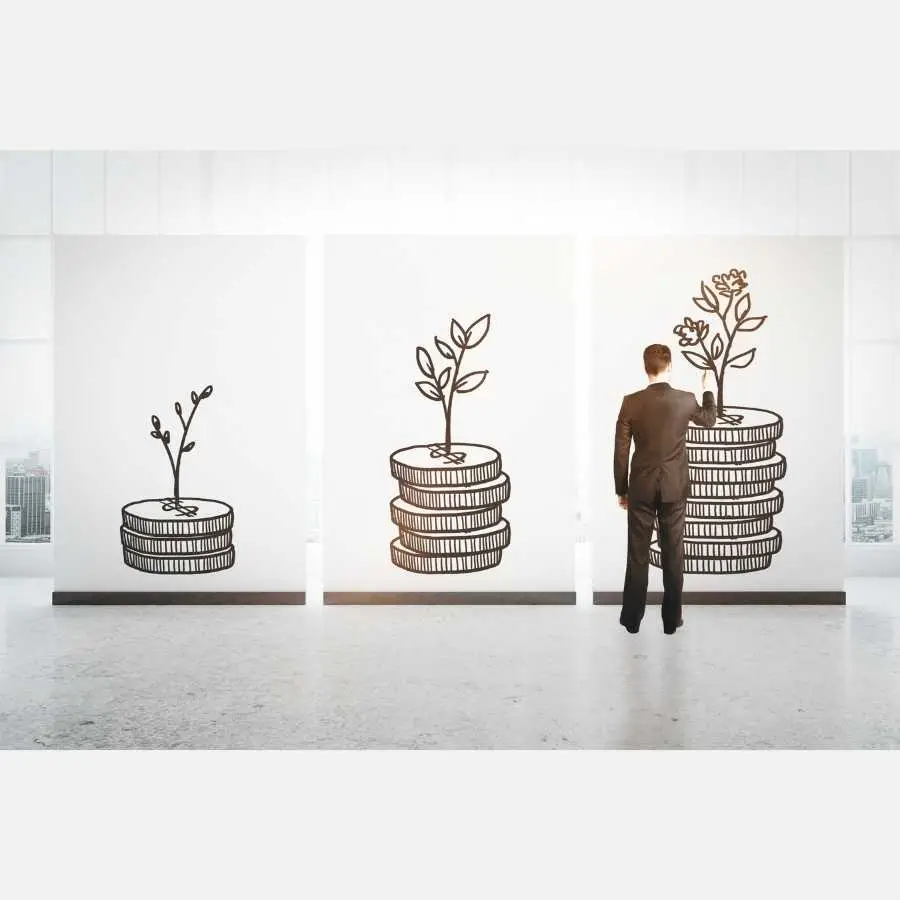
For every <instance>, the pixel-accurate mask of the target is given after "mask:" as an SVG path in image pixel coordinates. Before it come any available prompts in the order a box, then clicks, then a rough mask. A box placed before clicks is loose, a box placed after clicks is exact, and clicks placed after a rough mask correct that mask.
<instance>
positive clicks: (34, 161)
mask: <svg viewBox="0 0 900 900" xmlns="http://www.w3.org/2000/svg"><path fill="white" fill-rule="evenodd" d="M51 183H52V178H51V155H50V153H39V152H30V151H12V152H6V153H3V152H0V234H49V233H50V222H51V215H50V213H51V196H52V194H51Z"/></svg>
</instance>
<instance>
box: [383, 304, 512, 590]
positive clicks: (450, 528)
mask: <svg viewBox="0 0 900 900" xmlns="http://www.w3.org/2000/svg"><path fill="white" fill-rule="evenodd" d="M490 327H491V317H490V315H484V316H481V317H480V318H478V319H476V320H475V321H474V322H473V323H472V324H471V325H470V326H469V327H468V328H464V327H463V326H462V325H461V324H460V323H459V321H458V320H457V319H452V320H451V321H450V340H449V341H445V340H441V338H439V337H435V339H434V345H435V347H436V348H437V352H438V353H439V354H440V357H438V358H437V361H438V362H439V363H440V362H441V361H442V360H446V361H447V362H448V363H449V365H444V366H443V367H442V368H441V370H440V371H438V369H437V367H436V366H435V358H432V355H431V353H429V352H428V350H427V349H426V348H425V347H416V365H417V366H418V367H419V371H420V372H421V373H422V374H423V375H424V376H425V379H426V380H423V381H417V382H416V388H417V389H418V390H419V393H420V394H422V396H424V397H426V398H428V399H429V400H431V401H433V402H435V403H440V404H441V408H442V409H443V412H444V440H443V441H436V442H430V443H422V444H413V445H412V446H409V447H401V448H400V449H399V450H395V451H394V452H393V453H392V454H391V456H390V467H391V475H392V476H393V477H394V478H395V479H396V480H397V484H398V488H399V495H398V496H396V497H394V499H393V500H392V501H391V521H392V522H393V524H394V525H396V526H397V529H398V531H399V536H398V537H396V538H394V540H393V541H392V542H391V548H390V551H391V561H392V562H393V563H394V565H395V566H397V567H398V568H400V569H405V570H406V571H408V572H414V573H416V574H419V575H441V574H443V575H450V574H461V573H464V572H480V571H483V570H484V569H490V568H493V567H494V566H497V565H499V564H500V561H501V559H502V556H503V551H504V550H505V549H506V547H508V546H509V542H510V526H509V522H508V521H507V520H506V519H505V518H504V517H503V504H504V503H506V501H507V500H508V499H509V494H510V483H509V476H508V475H507V474H506V473H505V472H504V471H503V461H502V459H501V457H500V453H499V451H498V450H496V449H495V448H494V447H490V446H488V445H487V444H472V443H461V442H460V441H458V440H457V441H454V440H453V403H454V400H455V398H456V395H457V394H470V393H472V392H473V391H475V390H477V389H478V388H479V387H481V385H482V384H484V381H485V379H486V378H487V375H488V371H487V369H473V370H471V371H468V372H464V370H463V358H464V357H465V356H466V353H467V352H468V351H469V350H472V349H474V348H475V347H477V346H478V345H479V344H480V343H481V342H482V341H483V340H484V339H485V337H486V336H487V333H488V331H489V330H490Z"/></svg>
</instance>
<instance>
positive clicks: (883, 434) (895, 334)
mask: <svg viewBox="0 0 900 900" xmlns="http://www.w3.org/2000/svg"><path fill="white" fill-rule="evenodd" d="M898 278H900V240H898V239H897V238H866V239H856V240H853V241H851V242H850V298H849V305H850V310H849V312H850V335H849V342H850V346H849V354H848V362H849V372H848V376H849V387H850V392H849V393H850V401H849V403H850V408H849V410H848V413H849V415H848V424H849V435H848V448H847V451H848V456H849V458H848V461H847V462H848V468H847V482H848V483H847V494H846V502H847V505H848V510H847V528H848V540H849V541H851V542H852V543H854V544H891V543H894V542H898V541H900V534H898V531H900V529H897V528H895V527H894V505H895V504H894V499H895V498H894V491H895V489H894V471H895V469H897V467H898V466H900V410H898V408H897V406H896V402H895V398H896V397H897V390H898V388H900V281H898ZM898 471H900V470H898Z"/></svg>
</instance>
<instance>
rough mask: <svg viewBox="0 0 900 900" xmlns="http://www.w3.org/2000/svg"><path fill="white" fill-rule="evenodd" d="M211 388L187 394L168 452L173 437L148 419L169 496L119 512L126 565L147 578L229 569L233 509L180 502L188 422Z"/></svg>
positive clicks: (198, 500)
mask: <svg viewBox="0 0 900 900" xmlns="http://www.w3.org/2000/svg"><path fill="white" fill-rule="evenodd" d="M212 392H213V387H212V385H211V384H209V385H207V386H206V387H205V388H203V390H202V391H200V393H197V391H191V403H192V408H191V411H190V413H188V415H187V417H185V415H184V410H183V409H182V406H181V403H178V402H176V403H175V414H176V415H177V416H178V421H179V422H180V423H181V439H180V440H179V441H178V447H177V449H176V450H175V452H174V453H173V452H172V434H171V432H170V431H169V430H168V429H164V428H163V427H162V423H161V422H160V419H159V416H157V415H156V414H154V415H152V416H151V417H150V423H151V424H152V426H153V430H152V431H151V432H150V436H151V437H152V438H153V439H154V440H157V441H159V442H160V443H161V444H162V445H163V449H164V450H165V451H166V457H167V458H168V460H169V468H170V470H171V473H172V481H171V485H172V493H171V495H170V496H165V497H161V498H159V497H157V498H152V499H148V500H135V501H133V502H131V503H126V504H125V506H123V507H122V526H121V528H120V529H119V534H120V537H121V541H122V552H123V556H124V561H125V565H126V566H128V567H129V568H132V569H137V570H138V571H139V572H146V573H148V574H152V575H199V574H206V573H210V572H221V571H223V570H224V569H229V568H231V566H233V565H234V560H235V549H234V544H233V542H232V527H233V525H234V510H233V509H232V507H231V506H230V505H229V504H228V503H224V502H223V501H221V500H210V499H207V498H205V497H185V496H183V494H182V490H181V466H182V463H183V461H184V455H185V453H190V452H191V451H192V450H193V449H194V441H189V440H188V432H189V431H190V429H191V423H192V422H193V421H194V416H195V415H196V414H197V410H198V409H199V407H200V404H201V402H202V401H204V400H206V399H207V398H209V397H210V396H211V395H212Z"/></svg>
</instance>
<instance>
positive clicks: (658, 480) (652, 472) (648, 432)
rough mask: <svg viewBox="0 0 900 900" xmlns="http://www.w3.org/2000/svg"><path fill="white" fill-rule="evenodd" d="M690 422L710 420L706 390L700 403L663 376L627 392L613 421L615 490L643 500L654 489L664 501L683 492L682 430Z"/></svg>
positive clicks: (711, 404)
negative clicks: (632, 442)
mask: <svg viewBox="0 0 900 900" xmlns="http://www.w3.org/2000/svg"><path fill="white" fill-rule="evenodd" d="M692 422H693V423H694V424H697V425H700V426H703V427H705V428H711V427H712V426H713V425H715V422H716V404H715V398H714V397H713V395H712V393H711V392H710V391H705V392H704V394H703V406H702V407H701V406H699V405H698V403H697V400H696V398H695V396H694V395H693V394H692V393H689V392H688V391H679V390H676V389H675V388H673V387H671V386H670V385H669V384H668V383H666V382H664V381H658V382H654V383H652V384H650V385H648V386H647V387H646V388H645V389H644V390H642V391H637V392H636V393H634V394H628V395H627V396H626V397H625V398H624V400H623V401H622V408H621V410H620V411H619V417H618V420H617V422H616V443H615V458H614V475H615V482H616V493H617V494H618V495H619V496H626V495H627V496H628V497H629V498H640V499H643V500H648V501H649V500H652V499H653V497H654V496H656V494H657V492H659V496H660V499H661V500H663V501H664V502H671V501H675V500H680V499H683V498H685V497H687V496H688V494H689V492H690V479H689V476H688V459H687V453H686V451H685V435H686V434H687V430H688V427H689V426H690V424H691V423H692ZM632 440H633V441H634V455H633V457H632V460H631V476H630V478H629V475H628V452H629V448H630V444H631V441H632Z"/></svg>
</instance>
